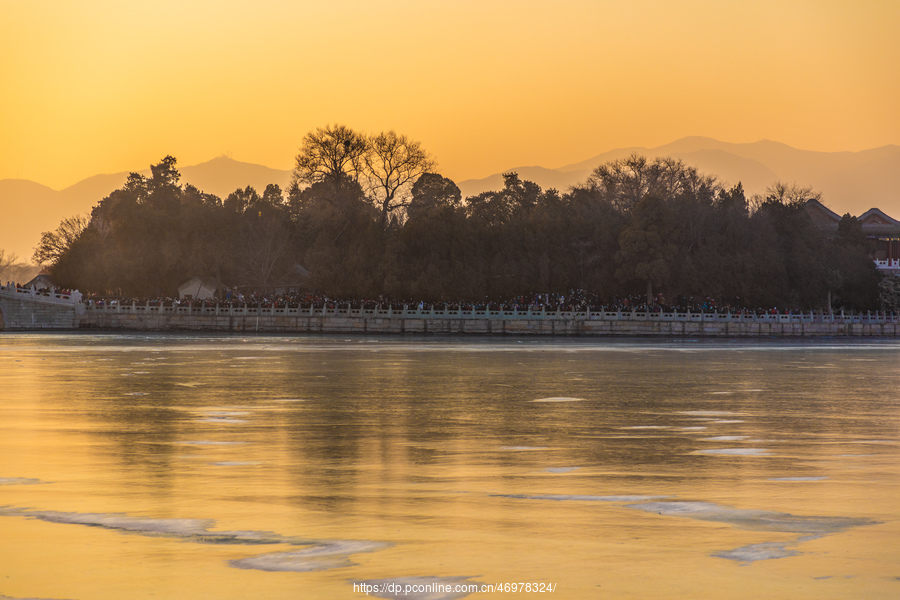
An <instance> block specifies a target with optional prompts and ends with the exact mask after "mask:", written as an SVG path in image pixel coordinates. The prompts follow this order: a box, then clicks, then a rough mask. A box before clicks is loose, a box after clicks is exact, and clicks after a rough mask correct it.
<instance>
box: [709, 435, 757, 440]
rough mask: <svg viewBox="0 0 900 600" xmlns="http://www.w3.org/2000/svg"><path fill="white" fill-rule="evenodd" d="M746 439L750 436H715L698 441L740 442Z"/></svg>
mask: <svg viewBox="0 0 900 600" xmlns="http://www.w3.org/2000/svg"><path fill="white" fill-rule="evenodd" d="M748 437H750V436H747V435H717V436H714V437H708V438H700V441H702V442H739V441H741V440H746V439H747V438H748Z"/></svg>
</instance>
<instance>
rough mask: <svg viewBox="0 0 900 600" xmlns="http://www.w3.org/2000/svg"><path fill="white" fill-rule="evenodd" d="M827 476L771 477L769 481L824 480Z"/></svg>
mask: <svg viewBox="0 0 900 600" xmlns="http://www.w3.org/2000/svg"><path fill="white" fill-rule="evenodd" d="M825 479H828V478H827V477H770V478H769V481H824V480H825Z"/></svg>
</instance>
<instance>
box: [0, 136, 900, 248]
mask: <svg viewBox="0 0 900 600" xmlns="http://www.w3.org/2000/svg"><path fill="white" fill-rule="evenodd" d="M635 152H636V153H639V154H643V155H645V156H647V157H650V158H653V157H657V156H673V157H675V158H678V159H680V160H683V161H684V162H685V163H686V164H689V165H691V166H694V167H696V168H697V169H699V170H700V171H701V172H703V173H707V174H710V175H715V176H717V177H718V178H719V180H720V181H723V182H726V183H727V184H729V185H734V184H736V183H737V182H739V181H740V182H741V183H742V184H743V185H744V189H745V190H746V192H747V194H748V195H752V194H760V193H763V192H764V190H765V188H766V187H767V186H769V185H771V184H773V183H775V182H776V181H784V182H786V183H797V184H798V185H802V186H810V187H812V188H814V189H815V190H817V191H819V192H821V193H822V196H823V201H824V203H825V204H826V205H827V206H828V207H829V208H831V209H832V210H834V211H835V212H837V213H838V214H844V213H847V212H849V213H850V214H853V215H859V214H862V213H863V212H865V211H867V210H868V209H870V208H873V207H875V208H880V209H881V210H883V211H884V212H886V213H887V214H889V215H891V216H893V217H895V218H900V146H893V145H892V146H884V147H881V148H874V149H872V150H864V151H862V152H813V151H809V150H798V149H796V148H792V147H790V146H787V145H785V144H781V143H778V142H773V141H770V140H762V141H759V142H753V143H748V144H732V143H728V142H720V141H718V140H714V139H711V138H705V137H687V138H683V139H680V140H676V141H674V142H672V143H671V144H666V145H664V146H659V147H657V148H641V147H632V148H617V149H615V150H610V151H609V152H604V153H603V154H598V155H596V156H594V157H592V158H589V159H587V160H584V161H581V162H578V163H574V164H570V165H564V166H562V167H558V168H555V169H549V168H545V167H540V166H529V167H513V168H510V169H506V171H504V172H507V171H516V172H517V173H518V174H519V176H520V177H521V178H522V179H527V180H529V181H534V182H535V183H537V184H538V185H540V186H541V187H542V188H544V189H548V188H556V189H558V190H560V191H565V190H566V189H567V188H569V187H571V186H573V185H577V184H579V183H582V182H584V181H585V180H586V179H587V178H588V176H589V175H590V174H591V171H593V169H594V168H596V167H597V166H598V165H600V164H603V163H605V162H609V161H611V160H617V159H620V158H624V157H626V156H628V155H630V154H632V153H635ZM180 171H181V182H182V183H191V184H193V185H195V186H196V187H198V188H199V189H201V190H203V191H204V192H208V193H211V194H215V195H217V196H219V197H221V198H225V197H226V196H227V195H228V194H230V193H231V192H233V191H234V190H235V189H237V188H244V187H246V186H248V185H250V186H253V187H254V188H256V190H257V191H259V192H260V193H261V192H262V191H263V190H265V188H266V186H267V185H268V184H270V183H276V184H278V185H280V186H281V188H282V189H286V188H287V187H288V185H289V183H290V171H286V170H278V169H271V168H269V167H264V166H261V165H255V164H251V163H245V162H240V161H236V160H233V159H231V158H228V157H224V156H220V157H218V158H214V159H213V160H210V161H208V162H205V163H201V164H199V165H193V166H188V167H181V168H180ZM142 173H143V174H145V175H149V174H150V172H149V169H146V170H144V171H142ZM127 176H128V173H115V174H112V175H95V176H94V177H89V178H87V179H85V180H83V181H80V182H78V183H76V184H75V185H72V186H70V187H67V188H66V189H64V190H61V191H56V190H53V189H50V188H48V187H46V186H43V185H40V184H38V183H34V182H32V181H26V180H21V179H4V180H0V248H2V249H4V250H6V251H7V252H15V253H17V254H18V255H19V258H20V259H24V260H27V259H30V258H31V254H32V252H33V250H34V246H35V245H37V243H38V241H39V240H40V235H41V232H42V231H48V230H51V229H55V228H56V227H57V226H58V225H59V222H60V221H61V220H62V219H64V218H66V217H70V216H72V215H75V214H82V213H89V212H90V210H91V209H92V208H93V207H94V205H96V204H97V202H99V201H100V200H102V199H103V198H104V197H106V196H107V195H109V193H110V192H112V191H113V190H115V189H117V188H119V187H121V186H122V184H124V183H125V179H126V177H127ZM457 184H458V185H459V188H460V190H462V192H463V197H469V196H475V195H477V194H479V193H481V192H483V191H487V190H495V189H499V188H501V187H502V186H503V176H502V173H495V174H494V175H491V176H490V177H485V178H483V179H467V180H465V181H460V182H457Z"/></svg>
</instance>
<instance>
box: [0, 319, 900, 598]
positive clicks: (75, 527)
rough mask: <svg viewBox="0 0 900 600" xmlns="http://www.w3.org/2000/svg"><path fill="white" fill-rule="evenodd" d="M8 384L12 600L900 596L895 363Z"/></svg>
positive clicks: (35, 338)
mask: <svg viewBox="0 0 900 600" xmlns="http://www.w3.org/2000/svg"><path fill="white" fill-rule="evenodd" d="M0 374H2V375H0V597H8V598H50V599H72V600H75V599H78V600H87V599H93V598H98V599H99V598H110V599H112V598H115V599H120V598H160V597H163V598H251V597H252V598H291V599H294V598H301V597H302V598H358V597H364V594H362V593H360V592H359V591H358V589H359V588H357V591H355V590H354V583H357V584H359V583H363V582H368V583H369V584H373V585H375V584H377V585H381V584H384V583H385V582H387V583H398V584H400V585H404V584H416V585H420V586H421V585H424V584H428V583H429V582H430V583H435V582H437V583H445V584H447V585H452V586H455V585H458V584H460V583H462V584H466V585H468V584H473V583H474V584H498V583H510V582H534V583H539V584H541V583H542V584H546V585H551V584H552V586H553V589H554V590H555V591H554V592H553V594H554V596H556V597H562V598H596V597H601V598H672V599H675V598H679V599H681V598H724V597H727V598H761V597H765V598H815V599H821V598H849V597H865V598H896V597H898V596H900V527H898V522H900V521H898V516H900V503H898V502H897V498H898V497H900V486H898V483H900V461H898V458H900V398H898V393H897V381H898V380H900V344H897V343H895V342H891V341H875V342H868V341H865V342H854V341H847V340H840V341H833V342H832V341H824V342H823V341H818V342H808V343H801V342H785V341H771V342H770V341H760V342H747V341H740V342H733V341H715V342H698V341H684V340H681V341H660V340H653V341H622V340H615V341H610V340H590V341H584V340H546V339H541V340H507V339H491V338H461V339H454V338H406V337H402V338H401V337H395V338H390V337H380V338H375V337H356V338H350V339H344V338H340V337H279V336H250V337H241V336H201V335H192V336H185V335H127V334H115V335H103V334H90V335H85V334H78V335H65V334H19V335H10V334H3V335H2V336H0ZM377 595H378V594H376V596H377ZM493 595H496V594H481V593H470V594H464V593H463V594H432V595H430V596H428V595H425V594H418V595H417V594H410V595H406V596H402V595H401V596H400V597H407V598H426V597H428V598H432V597H433V598H455V597H469V598H477V597H479V596H482V597H489V596H493ZM507 595H508V594H507ZM380 596H381V597H394V596H393V595H391V594H385V593H381V594H380Z"/></svg>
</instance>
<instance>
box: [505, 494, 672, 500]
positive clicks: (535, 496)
mask: <svg viewBox="0 0 900 600" xmlns="http://www.w3.org/2000/svg"><path fill="white" fill-rule="evenodd" d="M494 496H496V497H498V498H516V499H520V500H556V501H559V502H562V501H576V502H644V501H647V500H661V499H663V498H668V497H669V496H585V495H578V494H494Z"/></svg>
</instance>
